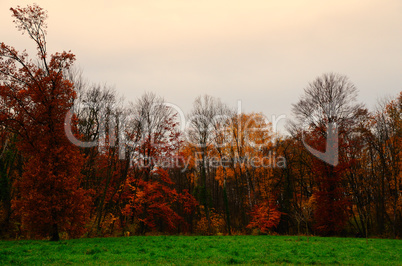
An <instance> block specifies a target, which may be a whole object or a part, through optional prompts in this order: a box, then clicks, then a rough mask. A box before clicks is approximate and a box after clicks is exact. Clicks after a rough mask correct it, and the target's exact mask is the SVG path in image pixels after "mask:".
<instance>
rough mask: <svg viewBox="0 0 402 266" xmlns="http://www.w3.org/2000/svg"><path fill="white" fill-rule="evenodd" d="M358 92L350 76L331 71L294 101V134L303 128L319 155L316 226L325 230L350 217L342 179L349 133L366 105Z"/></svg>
mask: <svg viewBox="0 0 402 266" xmlns="http://www.w3.org/2000/svg"><path fill="white" fill-rule="evenodd" d="M356 96H357V89H356V87H355V86H354V85H353V84H352V83H351V82H350V81H349V79H348V78H347V77H346V76H342V75H339V74H334V73H330V74H324V75H322V76H321V77H318V78H317V79H315V80H314V81H313V82H311V83H310V84H309V85H308V86H307V88H306V89H305V90H304V95H303V96H302V97H301V98H300V100H299V102H298V103H296V104H294V105H293V110H292V111H293V114H294V115H295V117H296V121H295V123H294V124H293V128H292V132H293V134H297V132H302V133H303V135H304V138H303V139H301V141H303V142H304V143H305V146H306V148H308V149H309V150H310V151H312V152H313V154H314V155H315V157H319V159H318V158H314V159H313V160H312V163H313V165H312V170H313V173H314V174H315V176H316V182H317V191H315V196H316V199H317V201H316V208H315V212H314V216H315V220H316V224H315V227H316V229H317V231H318V232H320V233H322V234H335V233H337V232H339V231H340V230H342V229H343V227H344V225H345V223H346V221H347V218H348V214H347V209H346V206H347V205H345V203H346V202H345V201H346V199H345V198H344V196H343V195H344V193H343V191H342V185H341V182H343V175H344V171H345V169H347V167H349V166H350V163H351V161H350V160H349V158H348V157H347V156H345V151H346V149H347V145H348V143H347V141H346V137H347V136H348V134H351V133H352V130H351V125H353V121H354V119H356V117H358V116H359V113H361V109H362V108H363V106H362V105H361V104H358V103H356ZM295 136H296V135H295ZM312 147H313V148H312ZM325 149H327V150H326V151H325ZM331 151H332V152H331ZM324 152H326V153H324ZM324 161H325V162H324Z"/></svg>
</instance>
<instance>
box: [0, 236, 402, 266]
mask: <svg viewBox="0 0 402 266" xmlns="http://www.w3.org/2000/svg"><path fill="white" fill-rule="evenodd" d="M155 263H157V264H168V265H199V264H207V263H208V264H325V265H327V264H342V265H344V264H358V265H402V241H401V240H391V239H369V241H368V243H366V240H365V239H355V238H323V237H310V238H309V241H307V237H301V238H300V240H299V241H298V237H293V236H132V237H121V238H91V239H75V240H67V241H60V242H49V241H32V240H21V241H0V265H8V264H24V265H25V264H35V265H42V264H46V265H48V264H63V265H65V264H67V265H68V264H118V265H127V264H149V265H151V264H155Z"/></svg>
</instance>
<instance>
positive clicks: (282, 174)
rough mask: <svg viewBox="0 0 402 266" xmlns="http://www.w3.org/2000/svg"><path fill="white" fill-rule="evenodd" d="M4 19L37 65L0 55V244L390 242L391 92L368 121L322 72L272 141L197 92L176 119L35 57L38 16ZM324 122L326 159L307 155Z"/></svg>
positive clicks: (400, 217) (63, 58) (398, 229)
mask: <svg viewBox="0 0 402 266" xmlns="http://www.w3.org/2000/svg"><path fill="white" fill-rule="evenodd" d="M11 11H12V15H13V17H14V19H15V23H16V25H17V28H18V29H19V30H21V31H22V32H24V33H25V34H26V35H27V37H29V39H30V40H31V43H29V44H30V45H31V44H32V43H33V44H34V45H36V47H37V55H36V57H35V59H33V60H31V59H30V58H29V56H28V54H26V52H18V51H16V50H15V49H14V48H13V47H12V46H9V45H6V44H4V43H1V46H0V237H3V238H7V239H15V238H49V239H52V240H58V239H59V238H74V237H82V236H86V237H93V236H120V235H126V236H127V235H130V234H131V235H144V234H147V235H149V234H202V235H213V234H225V235H226V234H228V235H230V234H264V233H268V234H295V235H296V234H304V235H323V236H333V235H337V236H360V237H365V236H378V237H401V236H402V194H401V189H402V174H401V168H402V165H401V160H400V157H401V147H402V145H401V135H402V132H401V130H402V126H401V108H402V93H400V94H399V95H395V96H394V98H390V99H387V100H382V101H380V103H379V104H378V108H377V109H376V110H374V111H369V110H368V109H367V108H366V107H365V106H364V104H361V103H359V102H358V101H357V96H358V95H357V89H356V88H355V86H354V85H353V84H352V82H351V81H350V80H349V79H348V78H347V77H346V76H343V75H339V74H333V73H329V74H324V75H321V76H319V77H318V78H316V79H315V80H313V81H312V82H311V83H308V84H307V86H306V88H305V89H304V91H303V90H302V88H301V90H300V95H301V97H300V100H299V101H298V102H296V103H294V104H293V105H292V106H289V108H292V113H293V119H292V121H290V122H289V123H288V125H287V129H288V132H289V134H286V135H279V134H277V133H276V132H273V129H272V126H271V124H270V123H269V122H268V121H267V119H266V118H265V116H264V115H263V114H259V113H238V112H237V111H236V110H234V109H233V108H230V107H228V106H226V105H225V104H224V103H222V102H221V101H220V99H217V98H214V97H211V96H207V95H205V96H199V97H197V98H196V99H195V101H194V104H193V109H192V110H191V111H190V112H189V113H188V114H186V115H185V117H184V121H183V117H181V116H180V114H179V113H178V112H177V111H176V110H175V109H174V108H171V107H169V106H167V105H165V104H164V100H163V98H161V97H159V96H157V95H154V94H152V93H146V94H144V95H142V96H140V97H139V98H138V99H137V100H136V101H134V102H131V103H129V104H127V103H125V102H124V101H123V100H122V99H121V97H119V96H118V95H117V93H116V92H115V91H114V90H113V89H111V88H110V87H108V86H99V85H94V84H91V83H90V82H87V81H85V79H84V78H82V74H81V73H80V72H78V71H76V70H74V69H73V68H72V66H73V63H74V61H75V56H74V54H72V53H71V52H61V53H56V54H53V55H48V54H47V46H46V17H47V14H46V11H44V10H43V9H42V8H40V7H39V6H36V5H33V6H29V7H27V8H20V7H17V8H14V9H13V8H12V9H11ZM32 41H33V42H32ZM379 89H381V88H379ZM329 125H333V126H334V128H333V130H335V131H336V132H337V136H338V138H337V141H336V142H331V145H335V146H336V147H333V148H336V150H337V154H336V155H337V156H336V158H332V159H336V160H335V161H333V162H332V163H328V161H327V162H325V161H324V160H321V159H319V158H318V157H317V156H316V155H317V153H320V152H324V151H325V150H326V149H327V150H328V149H329V148H331V147H330V146H329V145H328V143H329V142H328V143H327V138H328V136H327V135H328V132H329V130H328V128H329ZM307 147H310V148H307ZM313 149H314V150H315V152H312V150H313ZM314 154H315V155H314Z"/></svg>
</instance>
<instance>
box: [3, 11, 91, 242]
mask: <svg viewBox="0 0 402 266" xmlns="http://www.w3.org/2000/svg"><path fill="white" fill-rule="evenodd" d="M11 11H12V13H13V17H14V18H15V20H14V22H15V23H16V25H17V28H18V29H19V30H22V31H23V33H27V34H28V35H29V37H30V38H31V39H32V40H33V41H34V42H35V44H36V48H37V52H38V53H37V56H38V57H37V63H34V62H33V61H32V60H29V59H28V54H27V53H26V52H23V53H19V52H17V51H16V50H15V49H14V48H13V47H11V46H8V45H6V44H4V43H1V45H0V80H1V83H0V98H1V101H2V102H3V104H4V106H5V107H6V108H2V110H1V113H0V123H1V124H2V125H4V126H5V127H7V128H8V129H9V130H10V131H12V132H14V133H16V134H17V135H18V149H19V150H20V151H21V152H22V153H23V155H24V157H25V160H26V162H25V165H24V173H23V175H22V178H20V179H19V180H17V181H16V183H15V184H14V185H15V188H16V190H17V192H18V196H17V197H16V198H15V199H14V200H13V208H14V210H15V214H16V215H17V217H18V218H19V219H20V220H21V225H22V230H23V231H27V232H28V235H30V236H35V237H45V236H50V237H51V239H52V240H58V239H59V232H60V231H65V232H67V233H68V234H69V235H70V236H72V237H75V236H79V235H80V234H82V233H83V231H84V226H83V225H84V222H85V220H86V215H87V204H88V203H89V199H88V197H87V196H86V195H85V191H84V190H82V189H80V187H79V182H80V178H81V174H80V171H81V166H82V156H81V154H80V152H79V150H78V148H77V147H75V146H73V145H72V144H71V143H70V142H69V141H68V139H67V138H66V135H65V132H64V119H65V116H66V113H67V111H68V110H69V109H70V108H71V106H72V104H73V101H74V99H75V97H76V95H75V91H74V88H73V84H72V83H71V82H70V81H69V80H67V79H65V78H64V76H63V74H64V73H65V71H66V70H68V69H69V68H70V66H71V64H72V63H73V62H74V60H75V56H74V55H73V54H72V53H70V52H62V53H56V54H54V55H51V56H50V59H49V58H48V55H47V49H46V38H45V37H46V21H45V20H46V18H47V14H46V11H44V10H43V9H42V8H41V7H39V6H37V5H33V6H28V7H26V8H21V7H19V6H18V7H17V8H11Z"/></svg>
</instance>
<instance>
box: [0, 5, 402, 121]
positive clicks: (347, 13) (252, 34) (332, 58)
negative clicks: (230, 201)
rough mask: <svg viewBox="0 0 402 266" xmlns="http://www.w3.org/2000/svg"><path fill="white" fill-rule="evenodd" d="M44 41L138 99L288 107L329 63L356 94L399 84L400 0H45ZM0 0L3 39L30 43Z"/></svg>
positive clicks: (372, 96) (92, 76) (271, 110)
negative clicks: (148, 95) (202, 98)
mask: <svg viewBox="0 0 402 266" xmlns="http://www.w3.org/2000/svg"><path fill="white" fill-rule="evenodd" d="M35 2H36V3H37V4H38V5H39V6H41V7H43V8H44V9H46V10H48V15H49V19H48V39H47V41H48V49H49V51H50V52H52V53H53V52H56V51H62V50H71V51H72V52H73V53H75V54H76V56H77V63H76V65H77V66H79V67H80V68H82V69H83V71H84V76H85V77H86V78H87V79H88V80H89V81H91V82H95V83H107V84H109V85H111V86H114V87H115V88H116V90H117V91H118V92H119V93H120V94H122V95H124V96H125V98H126V99H127V100H133V101H134V100H135V99H136V98H137V97H139V96H140V95H141V94H143V93H144V92H145V91H152V92H155V93H156V94H158V95H160V96H163V97H164V98H165V99H166V101H168V102H170V103H174V104H176V105H178V106H180V107H181V108H182V109H183V110H184V111H185V112H188V111H189V110H190V109H191V105H192V102H193V101H194V99H195V97H197V96H198V95H201V94H209V95H212V96H215V97H219V98H221V99H222V100H223V102H225V103H227V104H228V105H230V106H233V107H235V106H236V104H237V101H238V100H241V101H242V107H243V111H245V112H252V111H254V112H263V113H264V114H265V115H266V116H268V118H271V116H272V115H276V116H279V115H281V114H286V115H289V114H290V109H291V104H292V103H295V102H297V100H298V98H299V97H300V95H302V94H303V88H304V87H306V86H307V84H308V83H309V82H310V81H312V80H314V79H315V78H316V77H317V76H319V75H321V74H322V73H326V72H337V73H340V74H344V75H347V76H348V77H349V78H350V79H351V81H352V82H353V83H354V84H355V85H356V86H357V88H358V89H359V100H360V101H361V102H364V103H366V105H367V106H368V107H369V108H370V109H373V107H374V105H375V104H376V102H377V99H378V98H382V97H385V96H392V97H396V95H397V94H398V93H399V92H400V91H401V90H402V1H401V0H381V1H380V0H372V1H371V0H361V1H356V0H336V1H333V0H325V1H323V0H293V1H292V0H281V1H279V0H275V1H274V0H265V1H263V0H261V1H256V0H254V1H253V0H247V1H245V0H244V1H236V0H198V1H195V0H159V1H156V0H147V1H122V0H115V1H102V0H97V1H92V0H91V1H87V0H85V1H84V0H80V1H77V0H70V1H50V0H49V1H45V0H43V1H42V0H36V1H35ZM31 3H32V2H31V1H9V0H1V1H0V25H1V26H0V27H1V28H0V29H1V39H0V41H3V42H5V43H6V44H9V45H12V46H14V47H16V48H17V49H19V50H23V49H27V50H28V51H32V48H34V44H33V42H32V41H30V40H29V39H28V38H27V36H26V35H24V36H22V35H21V33H20V32H18V31H17V29H16V28H15V27H14V25H13V23H12V20H13V19H12V18H11V12H10V11H9V8H10V7H15V6H16V5H21V6H26V5H27V4H31Z"/></svg>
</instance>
